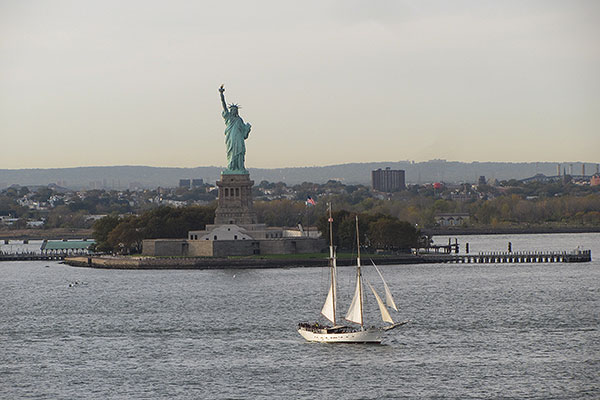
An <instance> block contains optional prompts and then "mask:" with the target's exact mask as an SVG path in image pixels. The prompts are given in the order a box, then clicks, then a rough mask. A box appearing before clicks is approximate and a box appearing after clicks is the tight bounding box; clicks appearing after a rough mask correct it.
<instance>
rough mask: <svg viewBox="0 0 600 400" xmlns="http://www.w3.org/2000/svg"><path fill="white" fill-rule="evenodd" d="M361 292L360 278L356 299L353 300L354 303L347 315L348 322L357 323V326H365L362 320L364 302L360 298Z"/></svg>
mask: <svg viewBox="0 0 600 400" xmlns="http://www.w3.org/2000/svg"><path fill="white" fill-rule="evenodd" d="M360 295H361V290H360V278H358V279H357V280H356V289H355V290H354V298H353V299H352V303H351V304H350V308H349V309H348V313H347V314H346V319H347V320H348V321H352V322H355V323H357V324H361V325H362V324H363V319H362V309H361V308H362V301H361V298H360Z"/></svg>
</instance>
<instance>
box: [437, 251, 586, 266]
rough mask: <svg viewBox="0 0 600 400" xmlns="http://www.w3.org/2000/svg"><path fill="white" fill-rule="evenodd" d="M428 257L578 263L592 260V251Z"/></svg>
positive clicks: (484, 261)
mask: <svg viewBox="0 0 600 400" xmlns="http://www.w3.org/2000/svg"><path fill="white" fill-rule="evenodd" d="M426 257H427V259H428V260H429V262H438V263H460V264H531V263H578V262H589V261H592V251H591V250H573V251H517V252H502V251H498V252H480V253H478V254H440V255H436V254H428V255H426Z"/></svg>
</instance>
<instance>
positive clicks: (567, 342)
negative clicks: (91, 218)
mask: <svg viewBox="0 0 600 400" xmlns="http://www.w3.org/2000/svg"><path fill="white" fill-rule="evenodd" d="M444 241H445V242H447V238H439V240H437V242H438V243H440V244H441V243H444ZM467 241H468V242H469V243H470V248H471V252H478V251H486V250H495V251H501V250H505V249H506V244H507V242H508V241H511V242H512V244H513V249H514V250H543V249H556V250H566V249H572V248H575V247H576V246H577V245H581V246H582V247H583V248H590V249H592V257H593V258H594V261H592V262H591V263H583V264H531V265H524V264H521V265H498V264H496V265H411V266H385V267H382V270H383V273H384V274H385V276H386V278H387V280H388V284H389V285H390V287H391V288H392V291H393V292H394V294H395V295H396V303H397V304H398V306H399V308H400V312H399V313H398V314H394V315H396V316H397V319H398V320H402V319H411V320H412V321H413V322H412V323H410V324H408V325H406V326H404V327H401V328H399V329H396V330H394V331H391V332H390V335H389V336H388V337H387V339H386V341H385V342H384V343H385V344H384V345H381V346H376V345H375V346H374V345H370V346H369V345H339V344H338V345H328V344H317V343H307V342H305V341H304V340H303V339H302V338H301V337H300V336H299V334H298V333H297V332H296V330H295V326H296V324H297V322H299V321H302V320H305V321H309V320H311V321H312V320H315V318H317V315H318V312H319V311H320V309H321V306H322V302H323V301H324V298H325V291H326V286H327V271H326V268H306V269H278V270H217V271H107V270H95V269H83V268H73V267H68V266H64V265H60V264H57V263H48V262H14V263H10V262H4V263H1V264H0V397H2V398H6V399H16V398H47V399H74V398H90V399H107V398H108V399H128V398H134V399H156V398H181V399H201V398H206V399H230V398H234V399H235V398H239V399H245V398H259V399H261V398H264V399H267V398H269V399H271V398H322V399H334V398H335V399H339V398H350V397H352V398H363V399H379V398H389V399H396V398H444V399H446V398H449V399H452V398H455V399H465V398H507V399H553V398H554V399H581V398H590V399H591V398H600V338H599V327H600V315H599V310H600V262H599V261H598V260H599V259H600V234H575V235H573V234H565V235H559V234H557V235H512V236H501V235H496V236H470V237H459V242H460V243H465V242H467ZM365 274H366V276H367V279H368V280H369V281H370V282H372V283H373V284H377V285H379V281H378V280H377V276H376V275H375V274H374V272H373V271H369V270H367V271H366V272H365ZM75 281H78V282H82V283H80V284H76V285H74V286H73V287H69V284H70V283H73V282H75ZM352 284H353V270H352V269H349V268H341V269H340V285H341V287H340V289H339V292H340V297H341V299H340V303H341V304H340V308H342V309H343V310H341V311H340V313H343V312H345V308H346V307H347V305H348V304H349V301H350V293H349V292H350V291H351V285H352ZM373 303H374V301H373V300H372V299H371V300H368V301H367V307H371V306H374V304H373ZM367 316H368V318H369V319H370V321H372V322H373V323H376V322H377V320H376V317H377V315H376V310H372V312H369V313H368V315H367Z"/></svg>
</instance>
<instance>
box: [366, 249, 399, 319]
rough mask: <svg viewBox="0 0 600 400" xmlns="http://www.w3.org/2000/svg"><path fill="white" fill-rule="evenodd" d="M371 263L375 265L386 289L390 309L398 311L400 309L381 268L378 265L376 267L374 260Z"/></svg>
mask: <svg viewBox="0 0 600 400" xmlns="http://www.w3.org/2000/svg"><path fill="white" fill-rule="evenodd" d="M371 263H373V266H374V267H375V270H376V271H377V273H378V274H379V277H380V278H381V281H382V282H383V287H384V289H385V302H386V303H387V305H388V307H391V308H393V309H394V310H396V311H398V307H396V303H395V302H394V298H393V297H392V292H391V291H390V288H389V287H388V285H387V283H386V282H385V279H383V275H382V273H381V271H379V268H377V265H375V262H374V261H373V260H371Z"/></svg>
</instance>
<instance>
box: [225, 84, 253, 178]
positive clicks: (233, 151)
mask: <svg viewBox="0 0 600 400" xmlns="http://www.w3.org/2000/svg"><path fill="white" fill-rule="evenodd" d="M224 91H225V88H223V85H221V87H220V88H219V93H220V94H221V104H223V113H222V115H223V118H224V119H225V145H226V146H227V169H226V170H225V171H223V173H224V174H248V170H247V169H246V168H244V159H245V157H246V145H245V144H244V140H246V139H248V134H249V133H250V128H251V126H250V124H245V123H244V120H243V119H242V117H240V116H239V114H238V109H239V108H240V107H239V106H238V105H237V104H233V103H232V104H230V105H229V108H227V103H225V95H224V94H223V92H224Z"/></svg>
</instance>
